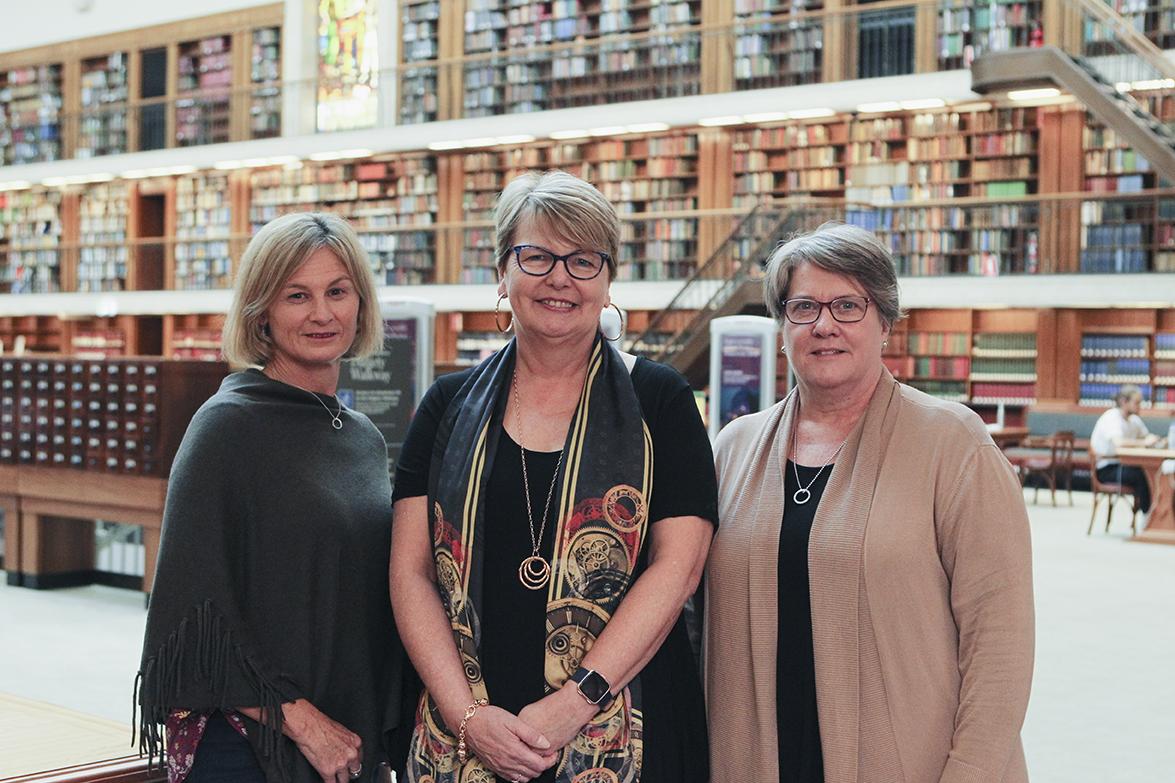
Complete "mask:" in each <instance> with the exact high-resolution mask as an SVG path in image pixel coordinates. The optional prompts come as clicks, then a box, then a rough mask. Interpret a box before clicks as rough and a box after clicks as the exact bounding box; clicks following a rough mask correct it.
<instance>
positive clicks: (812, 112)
mask: <svg viewBox="0 0 1175 783" xmlns="http://www.w3.org/2000/svg"><path fill="white" fill-rule="evenodd" d="M788 116H789V117H791V118H792V119H793V120H814V119H817V118H818V117H835V116H836V112H835V111H833V110H832V109H796V110H795V111H792V112H788Z"/></svg>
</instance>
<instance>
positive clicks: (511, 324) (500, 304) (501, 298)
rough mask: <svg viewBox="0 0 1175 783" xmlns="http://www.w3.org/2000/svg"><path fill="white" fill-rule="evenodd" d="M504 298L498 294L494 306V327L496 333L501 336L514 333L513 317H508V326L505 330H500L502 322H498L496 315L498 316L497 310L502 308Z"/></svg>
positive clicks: (504, 296) (503, 295)
mask: <svg viewBox="0 0 1175 783" xmlns="http://www.w3.org/2000/svg"><path fill="white" fill-rule="evenodd" d="M505 298H506V295H505V294H500V295H499V296H498V301H497V303H496V304H495V305H494V326H496V327H498V331H499V332H501V333H502V334H506V333H507V332H512V331H514V316H513V315H511V316H510V324H509V326H507V327H506V328H505V329H503V328H502V322H501V321H500V320H498V315H499V310H498V308H500V307H501V306H502V300H503V299H505Z"/></svg>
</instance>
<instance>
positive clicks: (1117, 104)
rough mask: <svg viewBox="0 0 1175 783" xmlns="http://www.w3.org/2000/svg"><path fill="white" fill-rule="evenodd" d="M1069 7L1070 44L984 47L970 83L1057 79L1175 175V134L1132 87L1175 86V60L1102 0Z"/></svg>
mask: <svg viewBox="0 0 1175 783" xmlns="http://www.w3.org/2000/svg"><path fill="white" fill-rule="evenodd" d="M1063 9H1064V12H1065V13H1064V15H1063V18H1065V19H1067V21H1068V23H1067V24H1065V23H1063V25H1062V26H1063V30H1062V33H1067V35H1064V34H1063V35H1061V36H1059V38H1060V39H1061V40H1062V41H1063V42H1064V49H1062V48H1059V47H1056V46H1044V47H1038V48H1028V49H1025V48H1021V49H1011V50H1008V51H1002V52H989V53H986V54H982V55H980V56H978V57H976V58H975V61H974V62H972V64H971V89H973V90H974V91H975V92H977V93H980V94H986V93H993V92H1004V91H1008V90H1017V89H1030V88H1034V87H1043V86H1056V87H1058V88H1059V89H1062V90H1064V91H1066V92H1069V93H1071V94H1072V95H1074V96H1075V97H1076V98H1078V99H1079V100H1080V101H1081V102H1082V103H1084V104H1085V106H1086V107H1087V108H1088V109H1089V111H1090V112H1091V113H1092V114H1093V115H1094V116H1095V117H1097V119H1098V120H1099V121H1100V122H1101V123H1103V124H1104V125H1106V126H1107V127H1109V128H1113V129H1114V130H1115V131H1117V133H1118V134H1119V135H1120V136H1121V137H1122V138H1123V139H1124V140H1125V141H1126V142H1127V143H1129V144H1130V146H1132V147H1133V148H1134V149H1135V150H1136V151H1137V152H1138V153H1139V154H1140V155H1142V157H1144V158H1145V159H1146V160H1147V161H1149V162H1150V164H1151V165H1152V166H1153V167H1154V170H1155V171H1156V172H1158V173H1159V175H1160V176H1161V177H1162V178H1163V179H1165V180H1167V181H1169V182H1175V134H1173V133H1172V131H1171V130H1170V129H1169V128H1167V127H1166V126H1165V125H1164V124H1163V123H1162V121H1161V120H1159V119H1158V118H1157V117H1155V116H1154V115H1152V114H1151V113H1150V112H1149V111H1148V110H1147V109H1146V108H1145V107H1144V106H1143V105H1142V104H1140V103H1139V102H1138V101H1137V100H1135V99H1134V97H1133V96H1131V95H1130V94H1129V93H1128V92H1126V89H1127V88H1130V87H1131V86H1132V85H1133V86H1134V87H1135V89H1137V88H1138V86H1139V85H1146V86H1148V87H1153V88H1162V89H1171V88H1175V63H1172V62H1171V61H1170V60H1168V59H1167V57H1166V56H1165V55H1164V54H1163V52H1162V51H1161V50H1160V49H1159V48H1158V47H1157V46H1155V45H1154V44H1153V43H1151V41H1150V40H1149V39H1148V38H1146V36H1144V35H1143V34H1142V33H1140V32H1139V31H1138V30H1136V29H1135V28H1134V27H1133V26H1132V25H1131V24H1130V22H1128V21H1127V20H1126V19H1124V18H1123V17H1122V16H1121V15H1120V14H1118V13H1117V12H1116V11H1114V10H1113V9H1112V8H1110V7H1109V6H1108V5H1106V4H1105V3H1104V2H1102V1H1101V0H1066V2H1065V3H1064V5H1063Z"/></svg>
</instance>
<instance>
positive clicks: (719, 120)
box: [698, 114, 746, 128]
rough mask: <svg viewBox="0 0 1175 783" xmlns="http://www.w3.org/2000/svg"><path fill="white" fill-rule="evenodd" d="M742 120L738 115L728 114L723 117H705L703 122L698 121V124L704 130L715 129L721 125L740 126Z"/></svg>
mask: <svg viewBox="0 0 1175 783" xmlns="http://www.w3.org/2000/svg"><path fill="white" fill-rule="evenodd" d="M744 122H746V120H744V119H743V118H742V117H741V116H740V115H737V114H728V115H727V116H725V117H707V118H705V119H703V120H698V124H699V125H701V126H703V127H705V128H715V127H719V126H721V125H742V124H743V123H744Z"/></svg>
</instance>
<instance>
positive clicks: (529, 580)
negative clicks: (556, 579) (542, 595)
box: [518, 555, 551, 590]
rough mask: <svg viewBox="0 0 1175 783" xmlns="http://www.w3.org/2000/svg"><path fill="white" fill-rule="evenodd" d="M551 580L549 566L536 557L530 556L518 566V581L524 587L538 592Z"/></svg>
mask: <svg viewBox="0 0 1175 783" xmlns="http://www.w3.org/2000/svg"><path fill="white" fill-rule="evenodd" d="M550 578H551V565H550V563H548V562H547V561H546V560H544V559H543V558H541V557H539V556H538V555H531V556H530V557H528V558H526V559H525V560H523V561H522V565H520V566H518V579H519V581H521V582H522V585H523V586H524V587H527V588H529V589H531V590H538V589H539V588H541V587H542V586H543V585H545V584H546V583H547V580H548V579H550Z"/></svg>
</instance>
